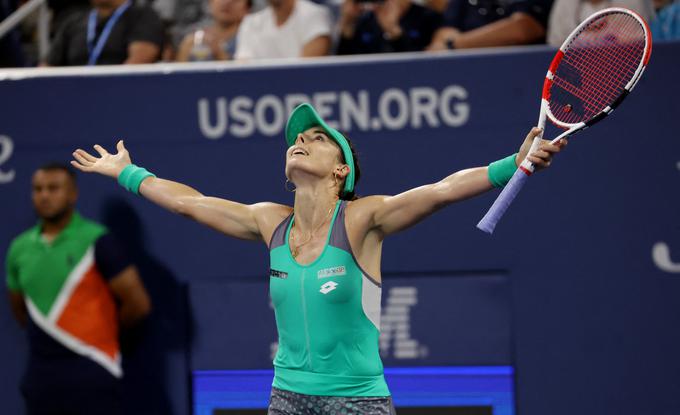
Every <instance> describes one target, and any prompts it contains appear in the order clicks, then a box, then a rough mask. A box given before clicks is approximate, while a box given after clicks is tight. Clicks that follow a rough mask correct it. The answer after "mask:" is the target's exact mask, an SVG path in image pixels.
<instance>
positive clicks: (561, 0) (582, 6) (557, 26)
mask: <svg viewBox="0 0 680 415" xmlns="http://www.w3.org/2000/svg"><path fill="white" fill-rule="evenodd" d="M607 7H625V8H627V9H631V10H634V11H636V12H637V13H638V14H640V15H641V16H642V17H643V18H644V19H645V20H646V21H648V22H649V21H650V20H651V18H652V17H653V16H654V8H653V6H652V1H651V0H555V4H554V5H553V8H552V11H551V12H550V20H549V22H548V43H549V44H551V45H553V46H556V47H560V46H561V45H562V43H563V42H564V39H566V38H567V36H569V34H570V33H571V32H572V30H574V29H575V28H576V26H578V25H579V23H581V22H582V21H584V20H585V19H587V18H588V16H590V15H591V14H593V13H595V12H597V11H599V10H602V9H606V8H607Z"/></svg>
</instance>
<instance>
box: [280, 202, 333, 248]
mask: <svg viewBox="0 0 680 415" xmlns="http://www.w3.org/2000/svg"><path fill="white" fill-rule="evenodd" d="M334 206H335V204H333V205H331V207H330V208H329V209H328V213H326V217H325V218H324V219H323V220H322V221H321V224H319V226H317V227H316V229H314V230H313V231H312V232H310V233H309V237H308V238H307V239H306V240H305V241H303V242H301V243H299V244H298V245H297V246H295V232H293V228H295V221H293V226H292V228H291V229H290V242H291V247H292V248H293V250H292V252H291V255H293V259H296V258H297V257H298V255H300V248H302V246H303V245H305V244H307V243H309V241H311V240H312V237H313V236H314V234H315V233H317V232H318V231H319V229H321V227H322V226H323V225H324V224H325V223H326V221H327V220H328V218H329V217H330V216H331V212H332V211H333V207H334Z"/></svg>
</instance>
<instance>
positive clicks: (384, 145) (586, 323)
mask: <svg viewBox="0 0 680 415" xmlns="http://www.w3.org/2000/svg"><path fill="white" fill-rule="evenodd" d="M552 54H553V52H552V51H550V50H548V49H544V48H531V49H522V50H504V51H497V52H492V53H489V52H485V53H475V52H473V53H464V54H457V55H441V56H429V55H428V56H421V55H404V56H401V57H391V58H387V59H384V58H382V59H377V58H367V59H363V60H352V59H350V60H343V59H329V60H327V61H314V62H311V63H309V64H290V65H287V66H277V67H274V66H271V67H270V66H263V67H259V68H258V67H253V66H248V65H205V66H196V67H193V69H185V68H186V67H175V66H168V67H166V69H167V70H166V71H162V70H158V71H151V72H149V71H146V72H145V71H141V72H134V73H125V72H121V73H118V72H116V71H118V69H116V70H112V71H109V70H106V69H104V70H97V71H96V72H94V74H92V75H88V76H82V75H78V74H69V73H68V71H67V72H64V71H58V70H56V71H52V72H49V71H48V72H35V73H34V72H13V73H12V72H6V73H0V79H2V80H0V96H1V97H2V100H1V101H0V108H1V110H0V114H2V122H1V123H0V136H4V137H5V138H2V137H0V145H1V146H2V147H0V182H3V183H2V184H0V200H1V201H2V203H0V217H1V218H2V227H0V251H2V252H5V251H6V248H7V246H8V244H9V241H10V240H11V238H12V237H13V236H14V235H16V234H17V233H19V232H20V231H21V230H23V229H24V228H26V227H27V226H29V225H30V224H31V223H32V222H33V220H34V218H33V214H32V209H31V204H30V197H29V196H30V194H29V189H30V175H31V173H32V171H33V170H34V169H35V168H36V167H38V166H39V165H40V164H42V163H43V162H45V161H48V160H54V159H58V160H68V159H69V158H70V153H71V152H72V150H73V149H74V148H75V147H86V148H89V147H90V146H91V145H92V144H94V143H100V144H102V145H104V146H106V147H109V148H111V147H112V146H113V145H114V143H115V141H116V139H118V138H125V139H126V143H127V146H128V148H129V149H130V151H131V154H132V156H133V161H134V162H137V163H138V164H141V165H144V166H145V167H147V168H148V169H149V170H151V171H154V172H155V173H157V174H158V175H160V176H162V177H166V178H172V179H177V180H180V181H183V182H186V183H189V184H192V185H193V186H195V187H197V188H198V189H200V190H201V191H203V192H204V193H208V194H213V195H217V196H222V197H226V198H232V199H234V200H238V201H243V202H255V201H260V200H267V199H268V200H273V201H278V202H286V203H290V202H291V201H292V197H291V195H290V194H288V193H286V192H285V190H284V189H283V183H284V176H283V161H284V158H283V153H284V145H283V139H282V133H281V129H282V128H283V123H284V122H285V113H286V111H287V110H286V107H287V106H292V105H294V104H295V103H296V102H298V101H299V100H300V99H307V98H310V99H311V100H312V101H314V103H315V105H316V106H317V107H320V108H323V109H324V110H327V111H328V114H327V118H328V119H330V120H333V121H337V122H338V124H339V127H341V128H342V129H344V130H348V131H349V134H350V136H351V137H352V138H353V139H354V141H355V142H356V144H357V146H358V148H359V152H360V159H361V162H362V168H363V171H364V175H363V178H362V180H361V183H360V184H359V191H360V193H362V194H374V193H382V194H392V193H396V192H399V191H402V190H405V189H408V188H410V187H413V186H417V185H420V184H423V183H428V182H432V181H435V180H438V179H440V178H442V177H444V176H445V175H447V174H449V173H450V172H453V171H455V170H457V169H460V168H464V167H468V166H474V165H483V164H486V163H488V162H489V161H492V160H495V159H497V158H500V157H502V156H504V155H506V154H509V153H511V152H513V151H515V149H516V148H517V147H518V146H519V144H520V143H521V140H522V138H523V137H524V135H525V134H526V132H527V130H528V129H529V128H530V127H531V126H532V125H533V124H534V123H535V122H536V118H537V112H538V106H539V105H538V104H539V99H538V98H539V93H540V89H541V86H542V78H543V76H544V74H545V70H546V67H547V65H548V63H549V62H550V59H551V57H552ZM679 64H680V44H677V43H676V44H657V45H655V50H654V52H653V55H652V60H651V64H650V67H649V68H648V70H647V72H646V74H645V76H644V78H643V79H642V81H641V82H640V84H639V85H638V86H637V87H636V89H635V91H634V93H633V94H632V95H631V96H630V97H629V98H628V99H627V101H626V103H625V104H624V105H623V106H622V107H621V108H619V109H618V110H617V111H616V112H615V113H614V114H613V115H612V116H611V117H609V119H607V120H606V121H604V122H603V123H602V124H599V125H597V126H595V127H593V128H592V129H590V130H587V131H586V132H583V133H581V134H580V135H578V136H576V137H574V139H573V140H572V142H571V144H570V146H569V149H568V151H567V152H565V153H564V154H562V155H560V157H559V160H557V161H556V162H555V164H554V168H551V169H550V170H549V171H547V172H545V173H542V174H540V175H537V176H535V177H534V178H532V180H531V182H530V183H529V185H528V186H527V188H525V190H524V191H523V193H522V194H521V195H520V196H519V198H518V200H517V201H516V202H515V204H514V205H513V206H512V207H511V210H510V211H509V212H508V214H507V215H506V217H505V218H504V219H503V221H502V222H501V224H500V225H499V227H498V229H497V230H496V233H495V234H494V235H493V237H489V236H487V235H485V234H483V233H481V232H479V231H477V230H476V229H475V224H476V223H477V221H478V220H479V218H480V217H481V216H482V215H483V214H484V212H485V211H486V209H487V208H488V206H489V205H490V204H491V202H492V201H493V199H494V198H495V196H496V194H495V193H494V194H488V195H485V196H482V197H479V198H477V199H475V200H471V201H468V202H465V203H463V204H461V205H459V206H453V207H451V208H448V209H446V210H444V211H442V212H440V213H437V214H436V215H435V216H434V217H432V218H431V219H429V220H427V221H425V222H424V223H422V224H421V225H419V226H417V227H416V228H413V229H411V230H408V231H406V232H404V233H402V234H400V235H397V236H395V237H394V238H392V239H391V240H388V241H387V243H386V249H385V251H384V257H383V269H384V272H385V273H386V274H387V275H388V277H387V279H388V281H387V283H389V275H390V274H393V275H397V274H398V273H401V272H413V273H428V272H445V273H457V272H488V271H493V270H501V271H503V272H507V274H508V275H509V276H510V279H511V292H512V312H513V328H514V359H515V366H516V368H517V386H518V390H517V400H518V409H519V413H520V414H522V415H544V414H552V415H562V414H565V415H567V414H569V415H571V414H574V413H579V414H586V415H587V414H602V413H616V414H631V415H632V414H640V413H650V414H652V413H653V414H655V415H662V414H677V413H680V394H678V393H677V391H678V390H680V356H678V352H677V348H678V346H677V345H678V344H680V334H679V332H678V327H680V306H679V305H678V301H677V299H678V298H680V273H678V272H679V271H678V267H680V265H678V263H680V232H679V230H680V229H679V228H680V221H679V216H680V215H679V214H678V212H680V165H678V162H679V161H680V140H679V139H678V134H677V132H676V131H675V128H674V127H675V125H676V122H677V118H678V117H679V116H680V104H678V102H677V97H678V96H680V83H678V82H677V79H676V78H675V77H674V76H673V72H674V70H675V69H676V68H678V67H679V66H680V65H679ZM499 68H502V69H503V70H502V71H499V70H498V69H499ZM27 74H28V76H26V75H27ZM33 74H42V75H36V76H33ZM4 75H7V76H4ZM305 96H306V98H305ZM553 131H554V130H553ZM549 133H550V130H549ZM9 142H11V143H12V144H13V146H11V147H12V148H10V146H9V145H8V143H9ZM10 150H11V151H10ZM11 171H13V172H14V177H11V174H9V172H11ZM10 179H11V180H10ZM80 186H81V195H82V196H81V201H80V210H81V211H82V213H84V214H85V215H87V216H90V217H92V218H96V219H98V220H101V221H103V222H106V223H108V224H109V225H111V226H112V228H113V229H114V231H115V232H118V233H120V234H121V236H122V237H124V238H126V241H128V243H130V244H132V245H134V246H135V247H136V248H137V249H136V252H137V256H138V258H137V260H138V262H139V263H140V266H141V267H142V268H143V270H142V271H143V274H144V278H145V281H146V283H147V285H149V287H150V290H151V291H152V295H153V297H154V301H155V304H156V309H155V315H154V317H153V319H152V320H151V321H150V322H149V326H150V328H149V331H148V332H147V335H146V337H144V338H142V339H141V340H139V342H140V343H141V345H142V346H140V347H138V348H137V350H138V354H139V355H138V356H136V358H137V360H135V356H133V357H131V358H130V359H129V362H130V363H129V365H132V367H130V370H128V373H129V374H130V378H131V380H136V381H137V382H140V383H142V382H146V384H149V382H156V384H158V385H159V386H158V388H157V390H155V391H154V392H153V396H154V402H150V403H148V404H147V405H148V406H149V407H150V408H152V409H148V410H147V412H146V413H152V411H156V413H170V412H168V411H169V410H168V409H167V408H172V411H173V413H177V414H180V413H184V412H185V411H186V410H187V409H186V408H188V407H189V406H190V404H189V389H188V385H189V382H188V363H187V362H188V361H189V359H188V355H189V353H190V345H191V342H192V339H193V338H194V337H195V336H196V333H194V332H193V330H194V329H195V327H200V324H195V322H194V321H193V319H194V317H193V316H192V313H191V310H190V308H189V307H188V306H187V305H186V301H187V295H186V290H187V285H191V284H192V283H198V282H202V283H203V282H206V281H217V280H224V279H246V280H250V279H262V278H264V277H265V276H266V270H267V260H266V250H265V248H264V246H263V245H259V244H254V243H246V242H241V241H233V240H229V239H227V238H224V237H222V236H220V235H218V234H217V233H215V232H213V231H210V230H208V229H205V228H202V227H200V226H197V225H195V224H193V223H191V222H189V221H187V220H186V219H183V218H180V217H175V216H172V215H171V214H170V213H167V212H163V211H161V210H160V209H157V208H155V207H154V206H152V205H151V204H149V203H147V202H145V201H143V200H140V199H137V198H135V197H133V196H132V195H129V194H125V193H123V191H122V190H120V189H119V188H117V187H116V184H115V183H114V182H113V181H112V180H109V179H105V178H102V177H94V176H87V175H83V176H81V178H80ZM659 243H663V244H665V245H657V244H659ZM654 246H658V247H660V248H659V251H658V253H659V255H658V256H657V261H655V260H654V259H653V256H652V248H653V247H654ZM664 246H665V247H667V248H668V250H669V253H670V256H668V255H664V249H663V248H664ZM673 261H675V262H673ZM664 269H666V270H664ZM1 298H2V300H0V332H1V333H2V341H1V342H0V359H1V360H2V361H1V362H0V367H2V368H3V376H2V379H1V380H0V398H1V401H2V402H3V403H4V405H5V411H6V413H20V409H19V408H20V407H21V402H20V400H19V395H18V392H16V385H17V382H18V379H19V376H20V373H21V370H22V364H23V363H22V362H23V358H24V354H25V342H24V339H23V335H22V333H21V332H20V330H19V329H17V328H16V326H15V325H14V323H13V322H12V321H11V317H10V316H9V310H8V306H7V304H5V302H6V301H5V299H4V296H2V297H1ZM247 307H248V304H244V307H243V308H244V312H247ZM443 312H446V311H445V310H444V311H443ZM149 333H150V334H149ZM227 335H229V333H225V336H227ZM154 350H155V351H158V353H157V354H156V355H155V357H154V359H153V360H152V364H153V365H154V366H153V367H154V370H153V371H150V372H144V371H142V370H141V369H140V367H141V362H142V361H144V360H145V359H144V356H147V357H148V356H150V354H151V351H154ZM224 352H225V353H228V351H224ZM150 373H152V374H151V375H150ZM149 376H150V377H149Z"/></svg>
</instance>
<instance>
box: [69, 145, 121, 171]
mask: <svg viewBox="0 0 680 415" xmlns="http://www.w3.org/2000/svg"><path fill="white" fill-rule="evenodd" d="M94 149H95V150H96V151H97V153H99V157H95V156H93V155H92V154H90V153H88V152H87V151H85V150H83V149H80V148H79V149H77V150H76V151H74V152H73V158H74V159H75V160H71V165H72V166H73V167H75V168H77V169H78V170H81V171H84V172H87V173H99V174H103V175H104V176H109V177H112V178H114V179H117V178H118V175H119V174H120V172H121V171H123V169H124V168H125V166H127V165H128V164H131V163H132V161H130V153H128V151H127V150H126V149H125V145H124V144H123V140H120V141H118V144H116V149H117V150H118V152H117V153H116V154H110V153H109V152H108V151H106V149H105V148H104V147H102V146H100V145H99V144H95V145H94Z"/></svg>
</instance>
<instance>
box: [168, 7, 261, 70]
mask: <svg viewBox="0 0 680 415" xmlns="http://www.w3.org/2000/svg"><path fill="white" fill-rule="evenodd" d="M251 6H252V0H210V14H211V15H212V17H213V23H212V24H211V25H209V26H205V27H203V28H201V29H198V30H196V31H195V32H193V33H190V34H188V35H187V36H186V37H185V38H184V40H182V43H181V44H180V47H179V51H178V52H177V60H178V61H180V62H186V61H210V60H228V59H232V58H233V57H234V54H235V52H236V33H237V31H238V27H239V25H240V24H241V20H243V18H244V17H245V15H246V14H248V11H249V10H250V8H251Z"/></svg>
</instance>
